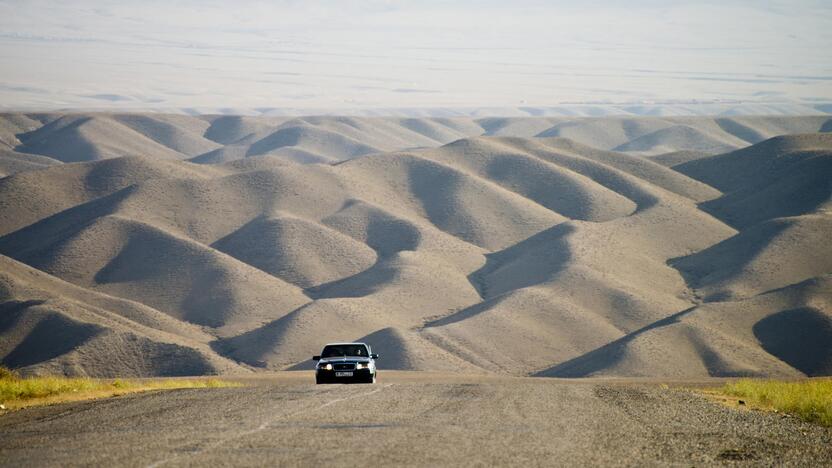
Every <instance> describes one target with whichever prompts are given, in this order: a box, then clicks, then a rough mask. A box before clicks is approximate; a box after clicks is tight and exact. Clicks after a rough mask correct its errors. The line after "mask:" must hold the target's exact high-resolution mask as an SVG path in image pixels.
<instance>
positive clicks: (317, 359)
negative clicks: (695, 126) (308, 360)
mask: <svg viewBox="0 0 832 468" xmlns="http://www.w3.org/2000/svg"><path fill="white" fill-rule="evenodd" d="M312 360H313V361H320V360H321V357H320V356H312Z"/></svg>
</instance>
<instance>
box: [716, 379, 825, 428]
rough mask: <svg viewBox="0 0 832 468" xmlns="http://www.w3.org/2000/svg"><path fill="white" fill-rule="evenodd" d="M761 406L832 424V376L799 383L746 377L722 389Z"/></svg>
mask: <svg viewBox="0 0 832 468" xmlns="http://www.w3.org/2000/svg"><path fill="white" fill-rule="evenodd" d="M718 391H719V392H720V393H722V394H724V395H729V396H733V397H737V398H740V399H742V400H743V401H744V403H745V404H747V405H749V406H751V407H756V408H760V409H768V410H777V411H782V412H785V413H789V414H793V415H795V416H798V417H800V418H802V419H804V420H806V421H809V422H814V423H818V424H822V425H824V426H827V427H832V379H812V380H804V381H799V382H782V381H776V380H752V379H743V380H739V381H737V382H733V383H729V384H726V385H725V386H723V387H721V388H720V389H719V390H718Z"/></svg>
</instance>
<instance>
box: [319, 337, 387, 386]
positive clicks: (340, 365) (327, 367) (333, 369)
mask: <svg viewBox="0 0 832 468" xmlns="http://www.w3.org/2000/svg"><path fill="white" fill-rule="evenodd" d="M376 359H378V354H373V350H372V348H370V345H368V344H366V343H329V344H327V345H326V346H324V349H323V350H322V351H321V355H320V356H313V357H312V360H313V361H317V364H316V365H315V383H316V384H331V383H368V384H372V383H376Z"/></svg>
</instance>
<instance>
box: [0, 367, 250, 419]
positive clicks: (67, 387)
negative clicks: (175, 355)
mask: <svg viewBox="0 0 832 468" xmlns="http://www.w3.org/2000/svg"><path fill="white" fill-rule="evenodd" d="M239 386H241V384H239V383H237V382H229V381H224V380H219V379H193V380H186V379H159V380H126V379H90V378H70V377H31V378H20V377H18V376H17V375H16V374H15V373H14V372H13V371H10V370H9V369H6V368H4V367H0V404H2V405H3V406H4V407H5V408H6V409H14V408H22V407H25V406H34V405H41V404H52V403H61V402H65V401H77V400H86V399H92V398H102V397H108V396H118V395H124V394H127V393H136V392H145V391H150V390H173V389H181V388H220V387H239Z"/></svg>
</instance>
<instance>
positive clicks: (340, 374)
mask: <svg viewBox="0 0 832 468" xmlns="http://www.w3.org/2000/svg"><path fill="white" fill-rule="evenodd" d="M335 377H352V372H336V373H335Z"/></svg>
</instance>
